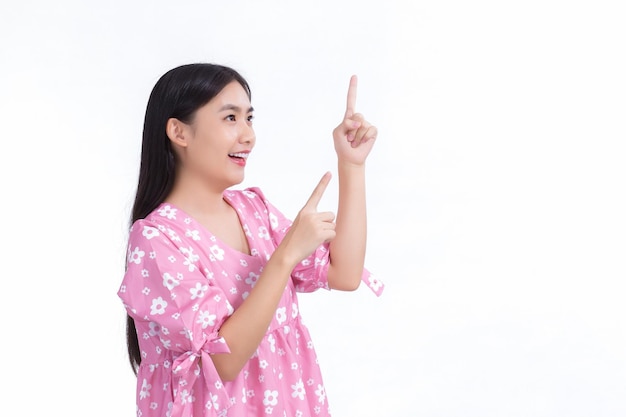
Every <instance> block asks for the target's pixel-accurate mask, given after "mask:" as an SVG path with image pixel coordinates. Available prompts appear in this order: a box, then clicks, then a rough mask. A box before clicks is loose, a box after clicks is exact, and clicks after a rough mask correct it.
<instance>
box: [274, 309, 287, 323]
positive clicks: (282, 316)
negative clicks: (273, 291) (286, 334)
mask: <svg viewBox="0 0 626 417" xmlns="http://www.w3.org/2000/svg"><path fill="white" fill-rule="evenodd" d="M286 311H287V307H280V308H278V309H277V310H276V320H277V321H278V324H282V323H283V322H284V321H285V320H287V313H286Z"/></svg>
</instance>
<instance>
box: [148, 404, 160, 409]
mask: <svg viewBox="0 0 626 417" xmlns="http://www.w3.org/2000/svg"><path fill="white" fill-rule="evenodd" d="M158 407H159V404H158V403H155V402H151V403H150V409H151V410H156V409H157V408H158Z"/></svg>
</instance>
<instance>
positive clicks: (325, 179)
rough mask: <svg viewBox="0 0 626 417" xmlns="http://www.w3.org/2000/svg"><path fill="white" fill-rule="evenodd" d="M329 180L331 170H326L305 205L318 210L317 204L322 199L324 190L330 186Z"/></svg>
mask: <svg viewBox="0 0 626 417" xmlns="http://www.w3.org/2000/svg"><path fill="white" fill-rule="evenodd" d="M329 182H330V172H326V173H325V174H324V175H323V176H322V179H321V180H320V182H319V183H318V184H317V186H316V187H315V189H314V190H313V193H312V194H311V197H309V200H308V201H307V202H306V204H305V207H312V208H314V209H316V210H317V205H318V204H319V202H320V201H321V200H322V196H323V195H324V191H326V187H327V186H328V183H329Z"/></svg>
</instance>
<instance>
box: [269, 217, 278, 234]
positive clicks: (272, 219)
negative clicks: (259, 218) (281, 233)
mask: <svg viewBox="0 0 626 417" xmlns="http://www.w3.org/2000/svg"><path fill="white" fill-rule="evenodd" d="M269 218H270V227H271V228H272V230H276V228H277V227H278V217H276V215H275V214H274V213H270V215H269Z"/></svg>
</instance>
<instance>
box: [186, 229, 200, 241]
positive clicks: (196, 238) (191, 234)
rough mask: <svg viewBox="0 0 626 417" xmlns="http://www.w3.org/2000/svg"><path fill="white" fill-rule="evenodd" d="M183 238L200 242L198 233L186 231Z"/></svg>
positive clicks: (196, 231)
mask: <svg viewBox="0 0 626 417" xmlns="http://www.w3.org/2000/svg"><path fill="white" fill-rule="evenodd" d="M185 236H187V237H190V238H192V239H193V240H200V231H198V230H189V229H187V231H186V232H185Z"/></svg>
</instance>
